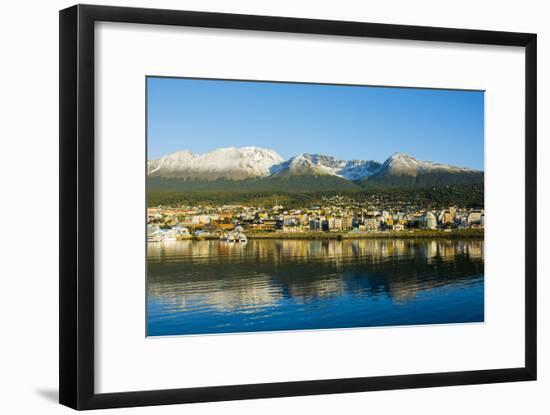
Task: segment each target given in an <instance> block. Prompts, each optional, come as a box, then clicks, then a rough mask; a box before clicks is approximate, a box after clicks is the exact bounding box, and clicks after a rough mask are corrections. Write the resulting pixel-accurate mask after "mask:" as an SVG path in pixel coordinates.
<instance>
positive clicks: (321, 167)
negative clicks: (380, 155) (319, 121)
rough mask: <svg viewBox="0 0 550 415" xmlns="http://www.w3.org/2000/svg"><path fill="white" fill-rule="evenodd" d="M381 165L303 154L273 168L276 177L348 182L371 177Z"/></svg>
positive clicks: (370, 161) (373, 162)
mask: <svg viewBox="0 0 550 415" xmlns="http://www.w3.org/2000/svg"><path fill="white" fill-rule="evenodd" d="M379 167H380V163H377V162H375V161H372V160H369V161H363V160H351V161H346V160H338V159H336V158H335V157H332V156H326V155H323V154H307V153H303V154H300V155H298V156H294V157H292V158H290V159H289V160H288V161H285V162H284V163H281V164H278V165H275V166H273V167H272V168H271V172H272V174H273V175H274V176H278V177H282V176H291V175H313V176H322V175H332V176H339V177H343V178H345V179H348V180H360V179H363V178H365V177H367V176H369V175H371V174H372V173H373V172H374V171H376V169H378V168H379Z"/></svg>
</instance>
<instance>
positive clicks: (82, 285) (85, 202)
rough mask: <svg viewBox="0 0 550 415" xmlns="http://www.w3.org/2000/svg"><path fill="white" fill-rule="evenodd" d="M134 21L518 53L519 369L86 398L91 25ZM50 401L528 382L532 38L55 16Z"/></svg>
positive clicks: (251, 20) (195, 16)
mask: <svg viewBox="0 0 550 415" xmlns="http://www.w3.org/2000/svg"><path fill="white" fill-rule="evenodd" d="M100 21H108V22H122V23H142V24H155V25H175V26H192V27H206V28H224V29H240V30H259V31H272V32H290V33H304V34H324V35H332V36H357V37H370V38H385V39H403V40H423V41H438V42H457V43H470V44H485V45H504V46H518V47H522V48H525V160H524V161H525V184H526V185H525V189H526V192H525V208H526V212H529V220H528V221H527V217H526V218H525V220H526V226H525V366H524V367H512V368H502V369H491V370H475V371H460V372H445V373H420V374H413V375H397V376H378V377H358V378H345V379H327V380H315V381H296V382H280V383H267V384H265V383H264V384H248V385H231V386H215V387H197V388H185V389H167V390H151V391H129V392H121V393H105V394H97V393H95V391H94V376H95V374H94V176H95V174H94V24H95V22H100ZM59 65H60V118H59V123H60V258H59V260H60V276H59V291H60V306H59V327H60V333H59V334H60V336H59V344H60V347H59V401H60V403H62V404H64V405H67V406H69V407H71V408H75V409H99V408H114V407H127V406H144V405H161V404H176V403H190V402H207V401H222V400H237V399H254V398H271V397H283V396H299V395H315V394H332V393H348V392H363V391H376V390H390V389H402V388H425V387H435V386H450V385H466V384H481V383H496V382H513V381H527V380H535V379H536V377H537V329H536V327H537V295H536V284H537V274H536V263H537V225H536V216H537V215H536V209H537V201H536V180H537V176H536V171H537V156H536V151H537V150H536V135H537V130H536V128H537V127H536V125H537V36H536V34H532V33H511V32H497V31H483V30H464V29H451V28H437V27H421V26H403V25H392V24H378V23H359V22H348V21H329V20H312V19H299V18H287V17H267V16H253V15H238V14H224V13H206V12H190V11H175V10H157V9H141V8H126V7H108V6H91V5H76V6H73V7H70V8H68V9H64V10H62V11H60V62H59Z"/></svg>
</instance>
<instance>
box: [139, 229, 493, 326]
mask: <svg viewBox="0 0 550 415" xmlns="http://www.w3.org/2000/svg"><path fill="white" fill-rule="evenodd" d="M148 274H149V275H148V281H147V314H148V317H147V334H148V335H149V336H162V335H179V334H204V333H232V332H250V331H262V330H268V331H272V330H301V329H325V328H342V327H372V326H387V325H405V324H432V323H462V322H481V321H483V319H484V314H483V310H484V307H483V288H484V284H483V241H482V240H425V241H421V242H419V241H414V240H409V239H403V240H400V239H397V240H373V239H357V240H343V241H328V240H307V241H297V240H277V241H273V240H249V242H248V244H246V245H244V246H241V245H238V244H228V243H226V242H218V241H178V242H171V243H150V244H149V246H148Z"/></svg>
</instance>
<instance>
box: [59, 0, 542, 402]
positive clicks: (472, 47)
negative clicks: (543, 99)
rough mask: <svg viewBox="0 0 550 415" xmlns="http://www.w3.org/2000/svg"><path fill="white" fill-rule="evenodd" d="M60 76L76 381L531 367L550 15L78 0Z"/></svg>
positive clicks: (63, 348) (316, 385) (66, 349)
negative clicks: (398, 17)
mask: <svg viewBox="0 0 550 415" xmlns="http://www.w3.org/2000/svg"><path fill="white" fill-rule="evenodd" d="M60 88H61V90H60V151H61V154H60V163H61V166H60V176H61V177H60V180H61V182H60V188H61V195H60V205H61V211H60V219H61V220H60V223H61V229H60V236H61V242H60V247H61V249H60V252H61V257H60V402H61V403H63V404H65V405H67V406H70V407H73V408H76V409H97V408H108V407H122V406H139V405H158V404H170V403H187V402H205V401H219V400H233V399H251V398H264V397H278V396H298V395H312V394H327V393H341V392H360V391H372V390H384V389H399V388H420V387H433V386H448V385H464V384H478V383H492V382H510V381H521V380H534V379H536V229H537V227H536V35H535V34H529V33H510V32H492V31H480V30H464V29H446V28H433V27H415V26H399V25H391V24H372V23H359V22H342V21H326V20H309V19H297V18H285V17H266V16H251V15H233V14H220V13H203V12H187V11H173V10H155V9H137V8H119V7H106V6H82V5H78V6H74V7H71V8H69V9H65V10H62V11H61V12H60ZM510 241H513V243H510Z"/></svg>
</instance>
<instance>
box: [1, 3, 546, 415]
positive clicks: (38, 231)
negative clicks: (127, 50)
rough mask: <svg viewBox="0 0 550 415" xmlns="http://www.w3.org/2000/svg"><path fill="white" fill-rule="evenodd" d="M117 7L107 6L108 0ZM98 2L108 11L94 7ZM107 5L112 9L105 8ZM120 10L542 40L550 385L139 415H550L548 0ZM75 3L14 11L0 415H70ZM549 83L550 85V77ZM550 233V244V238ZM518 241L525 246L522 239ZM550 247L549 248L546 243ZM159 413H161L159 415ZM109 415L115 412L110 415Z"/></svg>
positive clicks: (7, 72)
mask: <svg viewBox="0 0 550 415" xmlns="http://www.w3.org/2000/svg"><path fill="white" fill-rule="evenodd" d="M106 1H107V0H106ZM88 3H96V2H94V1H89V2H88ZM99 3H100V4H101V3H103V2H99ZM108 3H109V4H112V5H125V6H141V7H162V8H174V9H188V10H204V11H223V12H232V13H249V14H265V15H281V16H296V17H312V18H321V19H339V20H358V21H371V22H380V23H401V24H415V25H429V26H447V27H465V28H476V29H492V30H510V31H526V32H537V33H538V34H539V137H540V139H539V166H540V168H539V189H540V190H539V212H540V213H539V222H538V228H539V258H540V259H541V261H540V262H539V333H540V334H539V350H540V352H539V356H540V363H539V373H540V375H539V381H537V382H529V383H511V384H500V385H481V386H466V387H449V388H435V389H423V390H404V391H392V392H370V393H361V394H347V395H332V396H316V397H303V398H285V399H271V400H257V401H242V402H225V403H212V404H196V405H187V406H185V407H182V406H167V407H157V408H138V409H124V410H120V411H121V412H125V413H160V414H162V413H165V414H169V413H180V412H181V411H182V410H185V411H186V413H190V414H214V413H239V414H240V413H242V414H255V413H285V412H287V413H299V412H308V413H314V412H316V413H321V414H324V413H326V414H329V413H334V412H345V413H364V412H365V411H369V412H370V413H398V412H404V411H406V412H407V413H410V414H415V413H422V414H426V415H427V414H440V413H446V414H463V413H489V412H490V413H500V414H517V413H522V412H525V413H547V412H548V410H549V409H550V398H549V397H548V393H547V390H549V388H550V380H549V379H548V376H549V374H550V364H549V363H548V362H549V360H548V359H546V358H545V357H546V356H545V350H544V348H545V347H546V345H547V343H548V340H549V337H548V330H543V329H542V327H543V324H544V323H545V322H546V318H547V317H548V315H549V313H550V306H549V305H548V304H549V303H548V302H547V301H545V304H543V301H542V297H543V293H544V291H546V283H545V281H544V277H545V274H546V273H547V272H546V270H547V267H548V263H547V262H546V263H544V264H542V259H543V258H542V257H543V256H544V254H545V248H546V247H547V244H548V237H549V236H548V235H550V226H549V221H548V220H547V219H546V220H545V217H544V216H543V215H542V212H543V211H544V209H545V208H546V209H548V208H549V206H548V204H549V200H548V192H543V190H542V189H543V187H544V185H545V184H546V180H545V177H543V176H547V177H548V174H549V171H550V169H549V168H548V167H547V166H544V165H543V160H542V157H543V155H546V154H547V153H548V150H549V146H550V145H549V144H548V141H546V142H544V140H542V137H544V136H545V134H546V133H547V126H546V123H545V121H546V119H544V118H545V117H544V114H546V113H547V111H545V101H546V98H547V97H548V96H549V92H550V91H549V86H548V85H549V84H548V83H546V77H545V76H544V73H543V71H544V68H546V67H547V64H548V56H549V53H550V43H547V42H546V39H547V36H550V29H549V28H548V15H549V10H547V8H546V6H545V2H541V1H534V0H533V1H531V0H529V1H523V2H503V1H484V2H479V1H470V0H463V1H461V2H454V3H450V2H448V3H444V2H441V1H437V0H434V1H420V0H416V1H408V0H394V1H392V2H381V1H377V2H372V3H371V4H369V3H367V2H353V1H348V0H340V1H338V2H333V1H320V0H317V1H302V2H297V1H296V0H294V1H291V0H278V1H274V0H273V1H272V0H270V1H264V2H258V1H254V0H232V1H231V3H230V4H229V3H228V2H224V1H223V0H202V1H198V0H189V1H176V0H172V1H169V0H159V1H155V2H153V1H143V0H141V1H138V0H135V1H120V0H119V1H114V0H111V1H109V2H108ZM72 4H73V3H72V2H69V1H61V0H52V1H48V2H38V1H30V2H29V1H27V2H19V3H16V2H10V3H6V4H3V7H2V24H1V25H0V31H1V37H0V39H1V41H0V42H1V43H0V48H1V49H0V50H1V52H2V53H1V55H0V56H1V64H0V71H1V75H2V76H1V77H0V114H1V116H0V120H1V124H0V125H1V126H2V130H1V131H2V134H1V138H0V140H1V143H2V149H3V151H2V158H1V160H2V163H1V167H2V174H1V175H0V177H1V179H0V180H1V187H0V189H1V190H2V199H1V202H0V218H1V221H2V222H1V224H2V231H3V232H2V236H1V237H0V241H1V242H0V243H1V244H2V250H1V252H2V255H1V256H0V258H1V260H2V267H1V268H0V269H1V270H2V272H1V273H0V275H1V278H2V280H1V281H2V285H1V286H0V287H1V291H0V293H1V297H0V319H1V323H2V326H1V328H2V342H0V350H2V353H0V382H1V385H0V386H1V389H0V390H1V391H2V393H1V396H2V399H1V400H0V408H1V411H2V412H4V413H14V414H17V413H42V414H50V413H69V411H70V410H69V409H67V408H64V407H61V406H59V405H58V404H57V403H56V400H57V318H58V315H57V299H58V293H57V288H58V279H57V270H58V260H57V257H58V248H57V246H58V242H57V234H58V232H57V227H58V201H57V198H58V194H57V192H58V167H57V165H58V16H57V12H58V10H59V9H61V8H64V7H67V6H70V5H72ZM541 78H542V80H541ZM544 233H546V237H545V238H544V237H543V234H544ZM512 243H513V242H512ZM545 245H546V246H545ZM546 251H547V249H546ZM545 392H546V393H545ZM153 411H154V412H153ZM102 413H105V414H108V413H113V411H110V410H107V411H104V412H102Z"/></svg>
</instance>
